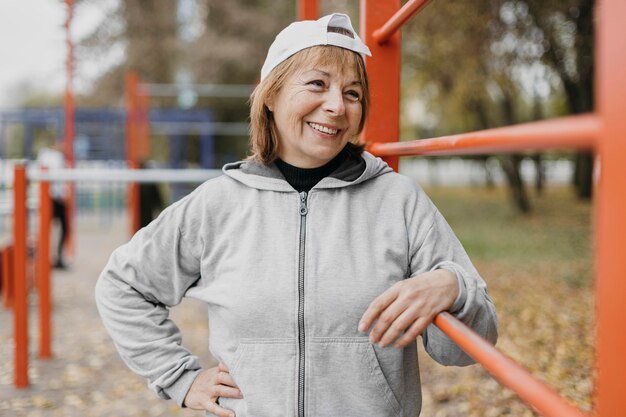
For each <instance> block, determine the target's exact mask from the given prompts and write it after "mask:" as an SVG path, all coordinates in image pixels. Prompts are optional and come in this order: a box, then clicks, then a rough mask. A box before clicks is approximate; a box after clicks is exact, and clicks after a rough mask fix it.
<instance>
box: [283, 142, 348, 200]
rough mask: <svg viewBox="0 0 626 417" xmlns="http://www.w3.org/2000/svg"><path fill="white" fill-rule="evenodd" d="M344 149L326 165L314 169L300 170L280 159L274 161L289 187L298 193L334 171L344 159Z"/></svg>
mask: <svg viewBox="0 0 626 417" xmlns="http://www.w3.org/2000/svg"><path fill="white" fill-rule="evenodd" d="M346 152H347V151H346V149H343V150H342V151H341V152H339V154H338V155H337V156H335V157H334V158H333V159H331V160H330V161H328V162H327V163H326V164H324V165H322V166H320V167H316V168H300V167H297V166H294V165H291V164H288V163H287V162H285V161H283V160H282V159H277V160H276V166H277V167H278V169H279V170H280V172H281V173H282V174H283V176H284V177H285V179H286V180H287V182H288V183H289V185H291V186H292V187H293V188H294V189H296V190H297V191H298V192H302V191H307V192H308V191H309V190H310V189H311V188H313V187H314V186H315V184H317V183H318V182H320V181H321V180H322V179H323V178H325V177H327V176H329V175H330V174H332V173H333V171H335V170H336V169H337V168H338V167H339V165H341V163H342V162H343V161H344V159H345V157H346Z"/></svg>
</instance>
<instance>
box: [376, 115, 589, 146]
mask: <svg viewBox="0 0 626 417" xmlns="http://www.w3.org/2000/svg"><path fill="white" fill-rule="evenodd" d="M600 131H601V126H600V119H599V118H598V117H597V116H595V115H594V114H583V115H579V116H569V117H564V118H559V119H552V120H543V121H540V122H532V123H524V124H519V125H515V126H507V127H499V128H496V129H487V130H481V131H478V132H471V133H462V134H459V135H451V136H443V137H439V138H435V139H420V140H412V141H406V142H396V143H374V144H372V145H371V146H370V148H369V150H370V152H372V153H374V154H375V155H379V156H385V155H398V156H409V155H426V154H428V155H468V154H479V153H503V152H504V153H505V152H518V151H524V150H541V149H560V148H574V149H589V148H593V147H595V146H596V144H597V142H598V138H599V136H600Z"/></svg>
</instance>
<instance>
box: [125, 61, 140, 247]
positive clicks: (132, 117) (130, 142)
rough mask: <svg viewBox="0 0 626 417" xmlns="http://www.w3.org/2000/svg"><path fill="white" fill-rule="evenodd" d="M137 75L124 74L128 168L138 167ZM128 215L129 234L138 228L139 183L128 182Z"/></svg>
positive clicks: (131, 73)
mask: <svg viewBox="0 0 626 417" xmlns="http://www.w3.org/2000/svg"><path fill="white" fill-rule="evenodd" d="M138 88H139V76H138V75H137V73H135V72H129V73H128V74H126V159H127V161H128V168H130V169H137V168H139V159H138V152H137V142H138V133H139V126H138V124H139V121H140V120H139V99H138V94H137V93H138ZM128 216H129V223H130V224H129V227H130V234H131V235H133V234H135V232H136V231H137V230H139V184H137V183H129V184H128Z"/></svg>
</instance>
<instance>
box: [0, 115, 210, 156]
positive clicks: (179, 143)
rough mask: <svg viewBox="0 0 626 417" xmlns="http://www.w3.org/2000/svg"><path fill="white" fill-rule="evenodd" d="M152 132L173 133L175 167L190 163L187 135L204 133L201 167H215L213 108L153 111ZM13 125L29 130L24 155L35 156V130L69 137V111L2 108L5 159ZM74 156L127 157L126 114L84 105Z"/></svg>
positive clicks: (0, 140)
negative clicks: (8, 133)
mask: <svg viewBox="0 0 626 417" xmlns="http://www.w3.org/2000/svg"><path fill="white" fill-rule="evenodd" d="M149 119H150V129H151V133H156V134H164V135H166V136H168V137H169V139H170V140H169V144H170V146H169V155H170V166H171V167H172V168H184V167H185V163H184V162H185V160H184V155H185V145H186V144H187V143H186V140H185V139H186V138H188V137H189V136H190V135H194V136H199V137H200V165H201V167H202V168H214V164H215V149H214V133H215V129H214V124H213V117H212V114H211V112H210V110H208V109H203V110H180V109H154V110H150V113H149ZM10 124H17V125H21V126H23V128H24V141H23V143H22V156H23V157H24V158H26V159H35V158H36V155H34V149H33V148H34V146H33V145H34V132H35V130H36V129H40V128H47V129H52V130H53V131H54V135H55V137H57V138H62V137H63V132H64V127H65V114H64V112H63V108H61V107H54V108H27V109H18V110H7V111H0V158H2V159H6V158H7V150H8V139H7V137H6V129H7V126H8V125H10ZM75 132H76V136H75V138H74V157H75V159H76V160H120V161H121V160H126V145H125V140H126V112H125V111H124V110H120V109H116V108H78V109H76V113H75Z"/></svg>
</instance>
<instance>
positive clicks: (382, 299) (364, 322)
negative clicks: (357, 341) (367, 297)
mask: <svg viewBox="0 0 626 417" xmlns="http://www.w3.org/2000/svg"><path fill="white" fill-rule="evenodd" d="M397 297H398V290H397V288H396V287H395V285H394V286H392V287H391V288H389V289H387V290H386V291H385V292H383V293H382V294H381V295H379V296H378V297H376V298H375V299H374V301H372V302H371V303H370V305H369V307H367V310H365V313H363V316H362V317H361V321H360V322H359V327H358V330H359V331H360V332H363V333H364V332H366V331H367V330H368V329H369V328H370V327H371V326H372V323H373V322H374V320H376V318H377V317H378V315H379V314H380V313H381V312H382V311H383V310H384V309H385V308H387V306H388V305H389V304H391V303H393V301H394V300H395V299H396V298H397Z"/></svg>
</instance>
